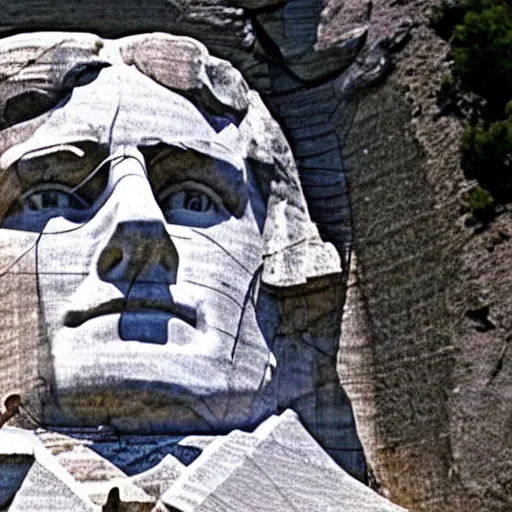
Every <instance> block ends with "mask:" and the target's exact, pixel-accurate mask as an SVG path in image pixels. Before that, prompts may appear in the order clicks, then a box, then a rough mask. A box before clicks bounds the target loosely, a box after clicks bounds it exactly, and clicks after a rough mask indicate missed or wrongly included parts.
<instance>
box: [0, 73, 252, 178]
mask: <svg viewBox="0 0 512 512" xmlns="http://www.w3.org/2000/svg"><path fill="white" fill-rule="evenodd" d="M78 141H91V142H95V143H97V144H100V145H102V146H107V147H109V148H110V150H111V151H115V150H116V149H117V148H118V147H122V146H131V147H138V146H150V145H154V144H158V143H165V144H169V145H174V146H178V147H184V148H190V149H194V150H196V151H198V152H200V153H203V154H206V155H209V156H211V157H213V158H216V159H221V160H224V161H227V162H228V163H230V164H231V165H233V166H234V167H236V168H238V169H243V160H244V157H245V155H244V154H243V152H242V150H241V149H240V148H242V147H243V144H241V143H240V134H239V132H238V129H237V127H236V126H234V125H233V124H228V126H227V127H226V128H224V129H223V130H221V131H220V132H217V131H216V130H215V129H214V128H213V127H212V126H211V125H210V123H209V122H208V120H207V119H206V118H205V116H204V115H203V114H202V113H201V112H200V111H199V109H198V108H197V107H196V106H195V105H194V104H193V102H192V101H190V100H188V99H187V98H185V97H184V96H181V95H180V94H178V93H176V92H173V91H171V90H169V89H167V88H165V87H163V86H161V85H159V84H158V83H156V82H155V81H153V80H152V79H151V78H149V77H147V76H145V75H143V74H142V73H140V72H139V71H138V70H137V69H135V68H134V67H131V66H127V65H124V64H117V65H113V66H110V67H108V68H104V69H102V70H101V71H100V72H99V74H98V76H97V77H96V78H95V79H94V80H93V81H92V82H91V83H89V84H87V85H84V86H79V87H75V88H74V89H73V91H72V93H71V95H70V97H69V98H67V100H66V101H65V102H63V104H61V105H60V106H59V107H57V108H56V109H55V110H54V111H53V112H52V113H51V115H50V116H49V117H48V119H47V120H46V121H45V122H44V123H43V124H42V125H41V126H39V128H38V129H37V130H36V131H35V132H34V133H33V134H32V135H31V136H30V137H29V138H28V139H27V140H25V141H24V142H22V143H21V144H18V145H17V146H15V147H13V148H11V149H9V150H8V151H6V152H5V153H4V154H3V155H2V158H1V160H0V166H1V167H2V168H7V167H9V166H10V165H11V164H12V163H13V162H14V161H16V160H18V159H19V158H20V157H22V156H23V155H24V154H26V153H28V152H31V151H37V150H40V149H42V148H45V147H51V146H54V145H59V144H66V143H72V142H78Z"/></svg>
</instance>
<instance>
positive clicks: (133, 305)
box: [64, 299, 197, 328]
mask: <svg viewBox="0 0 512 512" xmlns="http://www.w3.org/2000/svg"><path fill="white" fill-rule="evenodd" d="M119 313H121V314H122V313H138V314H143V315H148V317H150V316H151V315H161V314H165V315H168V316H169V317H170V318H173V317H174V318H179V319H180V320H182V321H183V322H185V323H187V324H188V325H190V326H192V327H194V328H195V327H196V324H197V314H196V311H195V309H194V308H192V307H190V306H185V305H184V304H178V303H175V302H165V303H163V302H161V301H157V300H152V299H133V300H129V301H126V300H125V299H114V300H111V301H108V302H105V303H103V304H99V305H97V306H94V307H92V308H89V309H87V310H84V311H73V310H72V311H68V312H67V313H66V315H65V317H64V325H65V326H66V327H79V326H80V325H82V324H84V323H85V322H87V321H88V320H91V319H93V318H97V317H100V316H105V315H113V314H119Z"/></svg>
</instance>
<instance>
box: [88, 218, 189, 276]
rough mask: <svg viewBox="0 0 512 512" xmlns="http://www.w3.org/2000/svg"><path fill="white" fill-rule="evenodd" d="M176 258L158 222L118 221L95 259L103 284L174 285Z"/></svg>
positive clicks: (173, 246)
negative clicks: (135, 282) (136, 281)
mask: <svg viewBox="0 0 512 512" xmlns="http://www.w3.org/2000/svg"><path fill="white" fill-rule="evenodd" d="M178 263H179V257H178V252H177V250H176V247H175V245H174V243H173V242H172V241H171V239H170V237H169V234H168V233H167V231H166V229H165V226H164V224H163V223H162V222H160V221H148V220H132V221H125V222H120V223H118V224H117V227H116V230H115V232H114V234H113V235H112V237H111V238H110V240H109V241H108V243H107V245H106V246H105V248H104V249H103V250H102V252H101V254H100V256H99V258H98V276H99V277H100V279H102V280H103V281H107V282H113V283H121V282H129V283H132V282H134V281H135V280H138V281H144V282H146V283H167V284H174V283H176V274H177V272H178Z"/></svg>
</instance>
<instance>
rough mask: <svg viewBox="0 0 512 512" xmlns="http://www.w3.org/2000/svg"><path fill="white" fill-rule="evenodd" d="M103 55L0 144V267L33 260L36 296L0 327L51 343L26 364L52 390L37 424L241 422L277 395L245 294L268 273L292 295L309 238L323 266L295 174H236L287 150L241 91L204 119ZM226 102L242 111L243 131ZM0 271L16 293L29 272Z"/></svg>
mask: <svg viewBox="0 0 512 512" xmlns="http://www.w3.org/2000/svg"><path fill="white" fill-rule="evenodd" d="M169 37H170V36H169ZM186 43H187V44H190V43H189V42H188V41H186ZM130 44H131V43H130ZM128 46H129V45H128ZM112 48H114V50H115V47H114V46H112V47H111V48H110V49H109V47H108V45H107V47H106V49H105V50H104V51H103V53H100V58H103V59H104V60H105V61H106V64H105V65H103V64H102V65H101V66H96V67H95V68H94V69H93V71H90V70H89V71H88V72H86V73H82V75H81V78H79V79H76V81H75V83H74V86H73V87H72V88H70V90H69V93H68V94H66V95H65V96H64V98H63V99H62V100H61V101H60V103H57V104H56V106H54V107H53V108H51V109H50V111H49V112H47V113H45V114H43V115H42V116H40V117H37V118H36V119H35V125H34V123H33V121H28V122H27V123H28V124H27V126H28V127H29V128H30V129H28V128H27V129H25V127H24V126H25V125H23V124H19V125H18V127H16V126H15V127H14V128H15V129H20V130H21V132H20V133H21V134H22V135H21V136H20V135H19V134H18V135H17V136H15V137H14V139H16V140H15V142H14V143H12V142H9V143H5V141H4V145H5V146H7V148H6V149H5V150H4V151H3V152H2V154H1V157H0V168H1V169H2V175H1V180H0V182H1V183H0V187H3V188H2V198H3V199H2V205H3V209H4V214H3V220H2V223H1V225H0V261H5V262H10V261H14V263H13V264H15V265H18V267H19V265H22V266H23V265H24V264H26V265H28V266H30V264H29V263H28V262H29V261H32V265H33V269H34V270H32V272H33V274H34V277H35V287H36V290H37V304H36V305H34V304H33V302H34V301H32V310H31V309H30V307H29V306H28V305H27V310H26V311H23V310H22V309H20V306H19V304H18V303H19V302H20V301H21V300H22V299H21V296H20V294H21V293H22V292H21V291H20V292H18V291H16V290H13V291H11V292H10V295H9V297H10V299H11V301H12V302H13V303H15V304H16V307H15V309H16V312H15V314H10V315H4V318H7V320H8V322H10V324H9V325H8V327H7V328H8V330H9V331H10V332H14V336H15V337H16V336H17V337H18V339H19V340H20V339H21V340H26V339H27V336H34V333H33V332H29V334H28V335H27V327H26V324H27V325H30V322H32V325H36V324H37V328H36V329H37V333H38V334H37V336H34V337H35V338H36V339H37V341H36V342H35V345H36V346H37V349H36V350H37V351H39V355H38V356H37V357H38V358H39V359H40V360H43V359H44V357H42V356H41V352H44V350H42V349H41V347H47V349H46V350H47V354H48V355H47V358H46V360H47V362H46V367H45V368H43V369H42V370H41V367H42V366H44V364H43V365H41V364H39V369H38V370H37V371H38V373H39V377H40V378H43V379H45V385H46V388H47V389H49V394H50V396H47V397H46V398H45V399H44V407H43V409H44V410H43V421H44V422H45V423H50V424H61V425H69V426H87V425H95V426H96V425H99V424H112V425H113V426H115V427H117V428H119V429H121V430H124V431H128V432H139V433H162V432H174V433H179V432H190V431H195V432H198V431H204V432H206V431H212V430H214V431H222V430H226V429H229V428H233V427H240V426H249V425H254V424H256V423H257V422H258V421H259V420H261V419H262V418H263V417H265V416H267V415H269V414H272V413H273V412H275V411H276V410H277V408H278V401H279V400H278V392H277V387H278V386H277V384H276V380H278V379H276V378H274V377H275V371H276V360H275V357H274V355H273V353H272V351H273V349H272V342H273V338H274V335H275V332H276V328H277V325H278V322H277V314H278V313H277V306H276V304H275V303H274V302H273V299H270V298H269V297H270V296H269V295H268V294H265V298H264V299H263V300H261V298H259V297H258V295H259V290H260V281H261V278H262V276H263V279H267V282H271V281H272V279H274V280H275V281H276V282H277V280H278V278H277V277H276V275H279V274H280V270H279V269H280V266H282V267H283V268H285V269H286V270H287V272H288V274H287V275H286V276H285V281H286V282H287V283H288V284H294V282H295V281H294V280H296V282H298V283H300V282H305V280H306V278H307V277H308V276H309V274H308V271H307V267H308V265H311V266H312V267H314V268H316V267H315V265H317V264H316V263H315V261H316V260H315V256H312V255H309V254H308V255H307V257H306V258H305V257H304V251H303V250H302V249H301V247H303V245H304V244H307V243H309V242H308V240H309V239H310V238H311V240H313V245H314V244H316V245H314V247H316V248H317V254H321V258H320V260H322V261H323V262H325V261H330V260H329V257H327V259H326V256H325V254H324V253H323V252H321V251H320V250H319V249H318V248H319V247H321V246H322V244H321V242H320V241H319V240H318V237H317V234H315V233H316V230H315V229H314V228H313V227H312V224H311V223H310V221H309V217H308V215H307V210H306V208H305V206H304V205H305V203H304V201H303V196H302V193H301V191H300V188H299V187H298V180H297V177H296V172H295V171H294V170H293V169H292V170H291V171H290V170H289V169H284V168H281V170H280V171H279V172H280V173H281V174H280V175H279V172H277V171H276V172H275V174H274V175H273V176H270V177H269V175H267V176H263V175H262V174H261V173H260V174H258V172H256V171H255V169H254V168H253V166H252V165H251V164H250V163H249V162H250V159H253V160H258V158H259V159H260V160H261V161H263V162H264V163H265V165H267V166H268V165H269V164H270V165H271V166H275V168H276V169H279V165H281V167H282V166H283V165H284V164H283V163H282V162H283V161H285V160H286V159H284V160H283V158H284V157H282V155H279V151H282V152H284V153H283V154H285V156H286V158H289V157H288V156H287V155H288V153H289V149H288V148H287V146H286V144H285V143H283V141H284V138H283V136H282V134H281V133H280V132H278V131H277V132H276V133H275V136H274V134H273V133H271V134H270V135H269V134H268V133H264V132H265V130H262V128H263V127H265V124H264V123H262V124H260V125H258V122H259V121H258V119H267V118H268V119H269V120H270V116H269V115H268V113H267V112H266V110H265V109H264V107H263V106H262V105H261V106H260V104H261V102H259V103H257V102H258V101H259V99H257V100H256V99H255V97H250V96H249V95H248V93H247V91H246V90H244V93H243V94H244V95H245V96H244V97H238V96H237V95H236V94H241V93H236V94H234V95H233V97H232V99H233V101H231V100H230V102H231V107H229V106H226V108H225V111H224V112H221V113H219V109H218V105H217V107H216V109H214V110H216V113H215V114H213V113H212V112H211V111H207V110H206V109H205V108H204V105H203V104H202V103H201V101H199V102H196V101H195V100H194V94H191V93H190V91H188V92H187V94H186V95H185V94H182V93H181V92H179V91H178V92H176V91H174V90H172V89H173V88H174V89H176V87H171V86H164V85H161V84H160V83H158V82H157V81H156V80H154V79H152V78H150V77H149V76H147V75H148V73H143V72H141V70H140V69H139V68H140V67H141V66H133V65H127V63H126V62H125V61H123V60H122V59H120V58H119V55H118V56H117V57H115V55H114V54H115V51H113V50H112ZM112 55H114V57H112ZM52 58H55V57H52ZM211 59H213V58H211ZM135 60H136V59H135ZM190 60H191V62H195V61H194V59H192V58H190ZM196 60H197V59H196ZM212 62H213V60H212ZM219 62H220V61H219ZM210 64H211V63H210ZM215 65H217V66H221V64H220V63H217V64H215ZM142 67H143V66H142ZM211 68H212V65H211V66H210V68H209V69H210V70H211ZM79 69H81V68H80V67H79ZM200 74H201V72H199V75H200ZM179 78H180V77H178V79H179ZM171 79H174V77H172V76H171ZM202 79H203V80H204V81H205V82H207V81H208V80H210V79H208V80H207V79H206V78H204V77H203V78H202ZM215 79H217V80H218V77H217V76H216V75H215V73H213V75H212V78H211V80H210V82H213V81H214V80H215ZM178 81H179V80H178ZM218 81H219V80H218ZM219 82H221V81H219ZM212 87H213V86H212ZM216 87H217V91H220V93H219V94H218V97H220V98H221V99H222V100H223V101H227V100H226V98H225V96H226V95H224V96H223V94H224V92H223V89H222V84H221V85H220V86H219V85H218V84H217V86H216ZM242 89H243V88H242ZM212 90H213V89H212ZM186 96H187V97H188V98H189V99H187V97H186ZM19 97H21V96H19V95H18V96H16V98H19ZM247 98H249V101H248V100H247ZM228 99H229V98H228ZM219 101H220V100H219ZM251 101H252V102H253V103H252V106H250V105H249V103H250V102H251ZM237 102H238V103H241V104H242V107H240V106H239V105H237ZM244 102H245V104H244ZM203 103H204V102H203ZM228 103H229V101H228ZM201 105H203V106H201ZM244 105H245V106H244ZM248 105H249V106H248ZM254 105H258V106H257V107H255V106H254ZM11 107H12V103H11ZM236 108H239V109H243V108H245V110H246V111H248V112H249V113H246V115H245V118H244V120H243V121H242V122H241V121H240V118H241V117H242V116H240V115H238V118H237V116H236V115H235V114H233V112H234V110H236ZM251 108H252V111H251ZM258 109H260V110H258ZM261 109H263V110H261ZM248 119H249V120H248ZM269 122H270V121H269ZM31 123H32V124H31ZM243 123H245V125H244V124H243ZM251 123H252V124H251ZM268 126H270V125H268ZM272 126H273V129H275V126H274V125H272ZM20 127H21V128H20ZM244 130H245V131H244ZM255 131H256V133H255V134H254V135H253V133H254V132H255ZM6 132H8V130H6V131H4V135H5V133H6ZM9 136H10V135H9V134H7V135H5V139H9ZM258 137H260V138H262V139H264V138H265V137H267V142H268V140H270V141H271V143H258V142H257V139H258ZM0 142H1V141H0ZM283 148H284V149H283ZM272 152H273V153H272ZM287 152H288V153H287ZM269 154H270V155H271V157H270V158H269V157H268V155H269ZM255 155H256V156H257V158H256V157H255ZM272 155H274V156H272ZM276 155H277V156H276ZM279 158H281V163H279ZM294 172H295V174H294ZM6 205H8V207H7V206H6ZM270 210H272V215H271V216H270V215H269V211H270ZM0 212H1V209H0ZM269 217H271V222H269ZM13 247H16V248H17V250H14V251H13ZM319 251H320V252H319ZM288 253H290V254H291V256H290V257H289V256H287V254H288ZM13 254H14V258H13ZM329 254H330V253H329ZM322 255H323V256H322ZM287 258H291V259H290V261H292V262H293V264H294V265H295V269H294V270H295V273H294V272H290V270H291V269H290V262H289V261H288V259H287ZM322 258H323V259H322ZM269 261H273V263H272V264H270V263H269ZM333 261H334V262H335V263H334V268H336V264H337V263H336V260H333ZM323 265H324V267H322V271H323V270H325V269H327V271H326V273H327V272H328V271H329V265H328V264H327V266H326V264H325V263H323ZM18 267H16V268H18ZM305 269H306V270H305ZM8 272H11V273H12V274H13V276H14V274H16V276H17V277H16V278H15V277H13V281H12V282H13V283H14V282H15V279H24V278H23V277H20V276H23V275H26V274H30V272H31V271H28V272H26V271H19V272H18V271H17V270H15V269H14V270H13V269H12V268H11V269H10V270H9V271H8ZM315 272H317V271H316V270H315ZM318 273H319V272H317V274H318ZM265 275H266V278H265ZM4 277H5V276H4ZM27 279H28V280H27V281H26V282H29V281H30V277H29V278H27ZM23 282H24V283H25V281H23ZM18 288H19V290H21V289H22V288H23V287H18ZM13 297H15V298H14V299H13ZM29 302H30V301H29ZM262 302H264V308H265V312H264V314H260V313H261V309H262V305H261V303H262ZM20 319H21V320H20ZM20 326H21V327H20ZM24 326H25V327H24ZM28 330H29V331H30V328H28ZM23 343H25V344H26V341H23ZM312 379H313V377H311V378H310V379H309V380H308V381H307V382H308V383H309V382H311V384H308V386H311V389H312V386H313V385H314V384H313V380H312ZM304 382H306V381H304ZM308 389H309V388H308ZM287 395H290V393H289V392H288V391H287Z"/></svg>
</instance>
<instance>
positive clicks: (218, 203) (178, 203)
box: [158, 182, 222, 215]
mask: <svg viewBox="0 0 512 512" xmlns="http://www.w3.org/2000/svg"><path fill="white" fill-rule="evenodd" d="M158 202H159V204H160V207H161V208H162V211H163V212H164V214H165V215H171V214H173V213H175V212H177V211H179V210H181V211H189V212H196V213H210V212H211V213H217V212H218V211H219V209H220V208H221V207H222V200H221V199H220V197H219V196H218V195H217V194H216V193H215V192H214V191H213V190H212V189H210V188H209V187H207V186H205V185H203V184H200V183H195V182H184V183H179V184H174V185H171V186H170V187H167V188H166V189H164V190H163V191H162V192H161V193H160V194H159V195H158Z"/></svg>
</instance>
